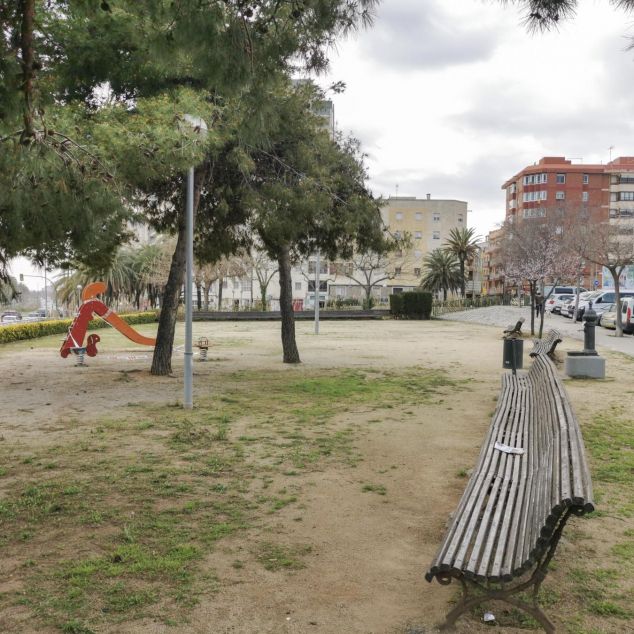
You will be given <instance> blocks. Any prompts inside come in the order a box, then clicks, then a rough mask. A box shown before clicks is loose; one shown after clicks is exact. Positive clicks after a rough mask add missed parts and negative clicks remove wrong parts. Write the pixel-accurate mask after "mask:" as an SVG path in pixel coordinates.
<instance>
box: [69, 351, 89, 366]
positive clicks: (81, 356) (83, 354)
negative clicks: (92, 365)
mask: <svg viewBox="0 0 634 634" xmlns="http://www.w3.org/2000/svg"><path fill="white" fill-rule="evenodd" d="M72 351H73V354H74V355H75V356H76V357H77V363H76V364H75V365H77V366H82V367H85V366H86V363H85V362H84V360H85V358H86V348H72Z"/></svg>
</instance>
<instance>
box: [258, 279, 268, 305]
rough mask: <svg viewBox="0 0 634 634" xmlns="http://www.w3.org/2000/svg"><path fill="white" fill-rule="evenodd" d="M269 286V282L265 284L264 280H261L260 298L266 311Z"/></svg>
mask: <svg viewBox="0 0 634 634" xmlns="http://www.w3.org/2000/svg"><path fill="white" fill-rule="evenodd" d="M268 288H269V285H268V284H263V283H262V282H260V300H261V301H262V310H263V311H264V312H266V304H267V301H266V291H267V290H268Z"/></svg>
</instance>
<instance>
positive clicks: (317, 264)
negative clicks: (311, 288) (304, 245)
mask: <svg viewBox="0 0 634 634" xmlns="http://www.w3.org/2000/svg"><path fill="white" fill-rule="evenodd" d="M320 274H321V264H320V262H319V251H317V255H316V260H315V334H316V335H318V334H319V281H320V278H321V275H320Z"/></svg>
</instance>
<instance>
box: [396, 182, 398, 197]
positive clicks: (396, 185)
mask: <svg viewBox="0 0 634 634" xmlns="http://www.w3.org/2000/svg"><path fill="white" fill-rule="evenodd" d="M396 198H398V183H396Z"/></svg>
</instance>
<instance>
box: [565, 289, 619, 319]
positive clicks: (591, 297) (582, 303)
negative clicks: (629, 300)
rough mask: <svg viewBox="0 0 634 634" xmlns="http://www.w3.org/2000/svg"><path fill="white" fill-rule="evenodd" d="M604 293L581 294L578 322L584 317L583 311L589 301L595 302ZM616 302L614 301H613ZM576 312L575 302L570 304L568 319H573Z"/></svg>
mask: <svg viewBox="0 0 634 634" xmlns="http://www.w3.org/2000/svg"><path fill="white" fill-rule="evenodd" d="M601 293H602V291H586V292H585V293H580V294H579V311H578V312H577V321H579V320H580V319H581V318H582V317H583V310H585V307H586V306H587V305H588V302H589V301H593V302H594V300H595V299H596V298H597V297H598V296H599V295H600V294H601ZM613 301H614V300H613ZM574 312H575V302H574V301H573V302H572V304H568V317H570V318H572V315H573V313H574Z"/></svg>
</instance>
